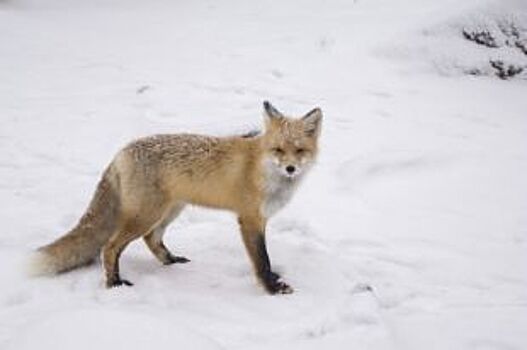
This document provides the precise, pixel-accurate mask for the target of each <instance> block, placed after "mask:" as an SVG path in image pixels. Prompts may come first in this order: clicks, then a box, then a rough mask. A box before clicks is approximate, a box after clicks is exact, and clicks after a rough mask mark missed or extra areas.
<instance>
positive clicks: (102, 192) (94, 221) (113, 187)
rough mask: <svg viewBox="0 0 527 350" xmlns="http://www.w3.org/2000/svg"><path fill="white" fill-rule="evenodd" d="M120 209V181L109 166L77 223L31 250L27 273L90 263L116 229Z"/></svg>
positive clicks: (68, 268)
mask: <svg viewBox="0 0 527 350" xmlns="http://www.w3.org/2000/svg"><path fill="white" fill-rule="evenodd" d="M119 211H120V198H119V182H118V178H117V174H115V171H113V170H112V168H111V166H110V168H108V169H107V170H106V171H105V172H104V174H103V177H102V179H101V181H100V182H99V185H98V186H97V190H96V191H95V194H94V196H93V199H92V200H91V203H90V205H89V207H88V210H87V211H86V213H84V215H83V216H82V217H81V219H80V220H79V222H78V223H77V225H76V226H75V227H74V228H73V229H72V230H71V231H69V232H68V233H67V234H66V235H64V236H62V237H61V238H59V239H57V240H56V241H55V242H53V243H50V244H48V245H46V246H43V247H40V248H39V249H38V250H37V251H36V252H34V253H33V256H32V257H31V261H30V266H29V274H30V275H33V276H38V275H46V274H54V273H59V272H65V271H68V270H72V269H74V268H76V267H80V266H83V265H87V264H90V263H91V262H93V261H94V259H95V258H96V257H97V256H98V255H99V252H100V250H101V247H102V246H103V245H104V244H105V243H106V242H107V241H108V239H109V238H110V236H111V235H112V233H113V232H114V231H115V229H116V227H117V222H118V219H119Z"/></svg>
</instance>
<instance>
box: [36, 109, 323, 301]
mask: <svg viewBox="0 0 527 350" xmlns="http://www.w3.org/2000/svg"><path fill="white" fill-rule="evenodd" d="M264 109H265V113H264V115H265V131H264V132H263V133H261V134H255V135H251V136H250V137H243V136H238V137H213V136H200V135H192V134H175V135H157V136H151V137H146V138H143V139H139V140H137V141H134V142H132V143H131V144H129V145H128V146H126V147H125V148H124V149H122V150H121V151H120V152H119V153H118V154H117V155H116V157H115V158H114V160H113V161H112V163H111V164H110V166H109V167H108V169H107V170H106V171H105V173H104V175H103V177H102V179H101V181H100V183H99V185H98V187H97V190H96V192H95V195H94V198H93V199H92V201H91V203H90V206H89V208H88V210H87V212H86V213H85V214H84V215H83V216H82V218H81V219H80V221H79V223H78V224H77V226H75V227H74V228H73V229H72V230H71V231H70V232H69V233H67V234H66V235H65V236H63V237H62V238H59V239H58V240H57V241H55V242H53V243H51V244H49V245H47V246H44V247H42V248H40V249H38V251H37V253H36V256H35V264H36V266H35V267H36V272H37V273H56V272H63V271H67V270H70V269H72V268H75V267H78V266H81V265H84V264H88V263H90V262H91V261H92V260H93V259H94V258H96V257H97V256H98V254H99V253H102V258H103V265H104V269H105V274H106V285H107V286H108V287H112V286H117V285H122V284H127V285H131V283H130V282H129V281H126V280H124V279H122V278H121V276H120V274H119V264H118V260H119V256H120V255H121V253H122V252H123V250H124V249H125V248H126V246H127V245H128V244H129V243H130V242H131V241H133V240H135V239H137V238H140V237H143V238H144V241H145V243H146V244H147V246H148V247H149V249H150V250H151V251H152V253H153V254H154V255H155V256H156V257H157V258H158V259H159V260H160V261H161V262H162V263H164V264H171V263H176V262H187V261H189V260H188V259H186V258H184V257H178V256H175V255H173V254H172V253H171V252H170V251H169V250H168V249H167V248H166V247H165V245H164V244H163V240H162V238H163V234H164V231H165V228H166V227H167V226H168V225H169V224H170V222H171V221H172V220H174V219H175V218H176V217H177V216H178V214H179V213H180V212H181V211H182V210H183V208H184V207H185V205H187V204H194V205H201V206H205V207H209V208H218V209H226V210H230V211H232V212H234V213H236V214H237V215H238V221H239V223H240V229H241V233H242V238H243V242H244V244H245V246H246V248H247V251H248V253H249V256H250V258H251V261H252V263H253V266H254V268H255V272H256V275H257V277H258V278H259V280H260V281H261V282H262V284H263V285H264V287H265V288H266V290H267V291H268V292H270V293H290V292H291V291H292V289H291V288H290V287H289V286H288V285H287V284H285V283H284V282H282V281H281V280H280V277H279V276H278V275H277V274H276V273H274V272H272V270H271V265H270V260H269V256H268V254H267V249H266V246H265V227H266V223H267V220H268V219H269V218H270V217H271V216H272V215H273V214H275V213H276V212H277V211H278V210H279V209H280V208H282V207H283V206H284V205H285V204H286V203H287V202H288V200H289V199H290V198H291V196H292V194H293V192H294V190H295V189H296V187H297V185H298V183H299V182H300V180H301V179H302V178H303V176H304V175H305V173H306V172H307V170H309V168H310V167H311V164H312V163H313V161H314V160H315V157H316V154H317V140H318V136H319V133H320V127H321V119H322V113H321V111H320V109H314V110H312V111H311V112H309V113H308V114H307V115H305V116H304V117H302V118H299V119H294V118H288V117H285V116H283V115H282V114H281V113H280V112H278V110H276V108H274V107H273V106H271V105H270V104H269V103H268V102H265V103H264Z"/></svg>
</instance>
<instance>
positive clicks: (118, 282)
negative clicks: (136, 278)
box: [106, 278, 134, 288]
mask: <svg viewBox="0 0 527 350" xmlns="http://www.w3.org/2000/svg"><path fill="white" fill-rule="evenodd" d="M133 285H134V284H133V283H132V282H130V281H128V280H125V279H122V278H113V279H111V280H107V281H106V288H114V287H121V286H128V287H131V286H133Z"/></svg>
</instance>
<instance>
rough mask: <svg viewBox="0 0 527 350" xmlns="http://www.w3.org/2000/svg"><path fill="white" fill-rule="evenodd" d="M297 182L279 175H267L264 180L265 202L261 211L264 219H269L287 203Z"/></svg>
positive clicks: (297, 180)
mask: <svg viewBox="0 0 527 350" xmlns="http://www.w3.org/2000/svg"><path fill="white" fill-rule="evenodd" d="M299 180H300V179H297V178H295V179H292V178H286V177H284V176H280V175H279V174H268V176H267V178H266V180H265V201H264V203H263V207H262V209H261V211H262V214H263V216H264V217H266V218H270V217H271V216H273V215H274V214H276V213H277V212H278V211H279V210H280V209H282V208H283V207H284V206H285V205H286V204H287V203H288V202H289V200H290V199H291V197H292V196H293V193H294V192H295V190H296V188H297V186H298V182H299Z"/></svg>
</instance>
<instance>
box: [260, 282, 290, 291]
mask: <svg viewBox="0 0 527 350" xmlns="http://www.w3.org/2000/svg"><path fill="white" fill-rule="evenodd" d="M265 289H266V290H267V291H268V292H269V293H270V294H291V293H293V288H291V286H289V285H288V284H287V283H285V282H282V281H274V282H272V283H267V284H266V285H265Z"/></svg>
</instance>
